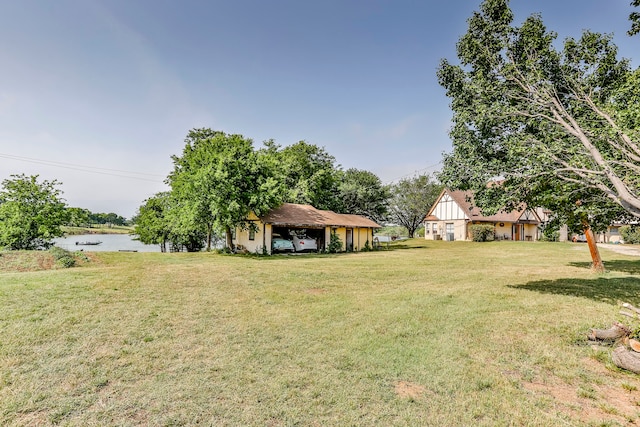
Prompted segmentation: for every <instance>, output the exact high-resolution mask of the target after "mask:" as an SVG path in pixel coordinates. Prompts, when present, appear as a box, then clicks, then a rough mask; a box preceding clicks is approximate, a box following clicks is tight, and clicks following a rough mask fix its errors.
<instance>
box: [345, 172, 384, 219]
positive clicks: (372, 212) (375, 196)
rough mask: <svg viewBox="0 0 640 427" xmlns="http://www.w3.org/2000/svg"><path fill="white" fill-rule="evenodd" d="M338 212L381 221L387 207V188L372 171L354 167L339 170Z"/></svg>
mask: <svg viewBox="0 0 640 427" xmlns="http://www.w3.org/2000/svg"><path fill="white" fill-rule="evenodd" d="M338 176H339V180H338V181H339V184H338V198H339V201H340V207H339V208H338V210H337V211H338V212H340V213H351V214H357V215H362V216H365V217H367V218H369V219H371V220H373V221H376V222H378V223H381V222H383V221H385V219H386V216H387V213H388V208H389V198H390V193H389V188H388V187H387V186H385V185H383V184H382V182H381V181H380V178H378V176H377V175H376V174H374V173H372V172H369V171H366V170H359V169H355V168H351V169H347V170H346V171H344V172H342V171H340V172H339V174H338Z"/></svg>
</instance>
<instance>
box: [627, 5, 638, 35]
mask: <svg viewBox="0 0 640 427" xmlns="http://www.w3.org/2000/svg"><path fill="white" fill-rule="evenodd" d="M631 6H634V7H640V0H633V1H632V2H631ZM629 21H631V29H630V30H629V31H628V34H629V35H630V36H635V35H636V34H638V33H640V12H631V14H630V15H629Z"/></svg>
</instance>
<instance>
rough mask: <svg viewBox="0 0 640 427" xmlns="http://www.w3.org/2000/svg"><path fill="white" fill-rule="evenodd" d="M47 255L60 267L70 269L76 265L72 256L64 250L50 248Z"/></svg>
mask: <svg viewBox="0 0 640 427" xmlns="http://www.w3.org/2000/svg"><path fill="white" fill-rule="evenodd" d="M49 253H50V254H51V255H52V256H53V259H54V260H55V261H56V264H57V265H58V266H60V267H63V268H70V267H73V266H75V265H76V259H75V258H74V256H73V254H72V253H71V252H69V251H68V250H66V249H62V248H59V247H57V246H52V247H51V249H49Z"/></svg>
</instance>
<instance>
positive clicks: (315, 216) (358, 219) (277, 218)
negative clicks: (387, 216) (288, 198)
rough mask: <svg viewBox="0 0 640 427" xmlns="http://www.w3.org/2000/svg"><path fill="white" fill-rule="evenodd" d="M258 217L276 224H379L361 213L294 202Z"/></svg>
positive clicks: (314, 225) (360, 225)
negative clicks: (324, 208) (326, 209)
mask: <svg viewBox="0 0 640 427" xmlns="http://www.w3.org/2000/svg"><path fill="white" fill-rule="evenodd" d="M260 219H261V220H262V222H264V223H265V224H272V225H277V226H293V227H315V228H320V227H327V226H332V227H368V228H380V225H378V224H376V223H375V222H374V221H371V220H370V219H368V218H365V217H363V216H361V215H352V214H338V213H335V212H333V211H324V210H320V209H316V208H314V207H313V206H311V205H299V204H296V203H283V204H282V206H280V207H278V208H276V209H274V210H272V211H271V212H269V213H268V214H266V215H263V216H262V217H261V218H260Z"/></svg>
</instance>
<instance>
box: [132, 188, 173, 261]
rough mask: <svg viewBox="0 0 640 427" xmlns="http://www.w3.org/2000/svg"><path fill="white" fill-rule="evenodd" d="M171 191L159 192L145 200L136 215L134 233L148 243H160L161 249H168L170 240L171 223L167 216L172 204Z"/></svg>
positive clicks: (163, 250) (162, 250) (164, 250)
mask: <svg viewBox="0 0 640 427" xmlns="http://www.w3.org/2000/svg"><path fill="white" fill-rule="evenodd" d="M170 197H171V196H170V194H169V192H162V193H157V194H155V195H154V196H153V197H149V198H148V199H147V200H145V201H144V203H143V204H142V206H140V208H139V209H138V214H137V215H136V217H135V225H134V229H133V234H135V235H136V236H137V239H138V240H140V241H141V242H142V243H144V244H147V245H160V251H161V252H166V251H167V242H168V241H169V240H170V236H171V232H170V224H169V219H168V217H167V213H168V211H169V206H170Z"/></svg>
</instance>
